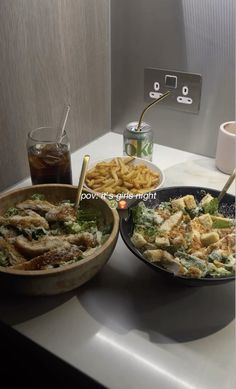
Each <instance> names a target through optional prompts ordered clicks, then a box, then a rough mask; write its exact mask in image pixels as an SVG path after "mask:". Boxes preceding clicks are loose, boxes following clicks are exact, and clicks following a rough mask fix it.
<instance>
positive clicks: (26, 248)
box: [15, 232, 97, 258]
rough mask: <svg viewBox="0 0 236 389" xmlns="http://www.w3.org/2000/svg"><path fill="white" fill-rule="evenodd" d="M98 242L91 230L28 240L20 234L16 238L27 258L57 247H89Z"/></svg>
mask: <svg viewBox="0 0 236 389" xmlns="http://www.w3.org/2000/svg"><path fill="white" fill-rule="evenodd" d="M96 244H97V242H96V240H95V239H94V237H93V235H92V234H90V233H89V232H81V233H79V234H70V235H60V237H57V236H43V237H42V238H40V239H38V240H28V239H27V238H25V237H24V236H23V235H20V236H18V237H17V238H16V239H15V247H16V248H17V249H18V250H19V251H20V252H21V253H22V254H24V255H25V256H26V257H27V258H34V257H36V256H38V255H41V254H43V253H45V252H47V251H50V250H53V249H56V248H58V249H59V248H60V249H64V248H65V249H66V248H69V247H70V246H71V245H76V246H80V247H81V246H82V247H83V248H84V249H87V248H89V247H95V246H96Z"/></svg>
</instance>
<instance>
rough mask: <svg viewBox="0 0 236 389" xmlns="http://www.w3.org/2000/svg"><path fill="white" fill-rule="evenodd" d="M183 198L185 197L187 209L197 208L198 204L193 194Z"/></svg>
mask: <svg viewBox="0 0 236 389" xmlns="http://www.w3.org/2000/svg"><path fill="white" fill-rule="evenodd" d="M183 199H184V203H185V208H187V209H193V208H196V206H197V204H196V201H195V199H194V196H193V195H187V196H184V197H183Z"/></svg>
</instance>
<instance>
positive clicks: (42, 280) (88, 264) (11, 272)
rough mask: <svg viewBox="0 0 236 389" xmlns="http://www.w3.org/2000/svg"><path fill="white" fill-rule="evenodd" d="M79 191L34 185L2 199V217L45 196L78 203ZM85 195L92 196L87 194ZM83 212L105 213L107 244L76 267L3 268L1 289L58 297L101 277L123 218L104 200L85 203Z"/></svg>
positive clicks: (8, 194) (61, 187) (63, 187)
mask: <svg viewBox="0 0 236 389" xmlns="http://www.w3.org/2000/svg"><path fill="white" fill-rule="evenodd" d="M76 192H77V187H75V186H72V185H62V184H45V185H34V186H29V187H25V188H21V189H16V190H13V191H10V192H7V193H4V194H2V195H0V215H2V214H3V213H4V212H5V211H6V210H7V209H8V208H9V207H13V206H14V205H15V204H16V203H18V202H20V201H24V200H26V199H29V198H30V197H31V196H32V195H33V194H35V193H42V194H44V195H45V197H46V199H47V200H48V201H49V202H52V203H54V202H58V201H62V200H71V201H75V198H76ZM84 192H85V193H92V192H91V191H89V190H85V191H84ZM81 206H82V207H83V208H86V207H89V208H91V207H94V208H98V209H99V210H101V211H102V214H103V217H104V219H105V224H111V225H112V230H111V234H110V236H109V238H108V239H107V241H106V242H105V243H104V244H103V245H102V246H101V247H99V248H98V249H97V250H96V251H95V252H94V253H93V254H91V255H90V256H88V257H86V258H84V259H81V260H79V261H78V262H75V263H73V264H69V265H64V266H62V267H58V268H53V269H47V270H33V271H32V270H18V269H11V268H10V267H8V268H6V267H2V266H0V289H2V290H4V291H6V292H9V293H19V294H26V295H54V294H59V293H64V292H67V291H70V290H73V289H75V288H77V287H79V286H80V285H83V284H84V283H86V282H87V281H88V280H90V279H91V278H92V277H94V276H95V274H97V273H98V272H99V271H100V270H101V269H102V267H103V266H104V265H105V264H106V262H107V261H108V260H109V258H110V256H111V254H112V252H113V250H114V248H115V245H116V242H117V238H118V233H119V216H118V213H117V211H116V210H114V209H112V208H110V207H109V203H108V201H107V200H105V199H102V198H100V197H98V196H97V197H96V198H90V199H84V200H82V202H81Z"/></svg>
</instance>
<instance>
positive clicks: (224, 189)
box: [217, 169, 236, 203]
mask: <svg viewBox="0 0 236 389" xmlns="http://www.w3.org/2000/svg"><path fill="white" fill-rule="evenodd" d="M235 175H236V169H234V170H233V172H232V174H231V175H230V176H229V178H228V180H227V182H226V184H225V186H224V187H223V189H222V191H221V192H220V194H219V196H218V198H217V200H218V202H219V203H220V202H221V200H222V199H223V197H224V195H225V194H226V192H227V190H228V189H229V187H230V185H231V184H232V182H233V181H234V179H235Z"/></svg>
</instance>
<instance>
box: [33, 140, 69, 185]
mask: <svg viewBox="0 0 236 389" xmlns="http://www.w3.org/2000/svg"><path fill="white" fill-rule="evenodd" d="M28 158H29V166H30V173H31V180H32V184H33V185H36V184H48V183H60V184H72V173H71V160H70V151H69V148H68V146H67V145H65V144H60V143H57V144H36V145H33V146H31V147H29V148H28Z"/></svg>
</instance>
